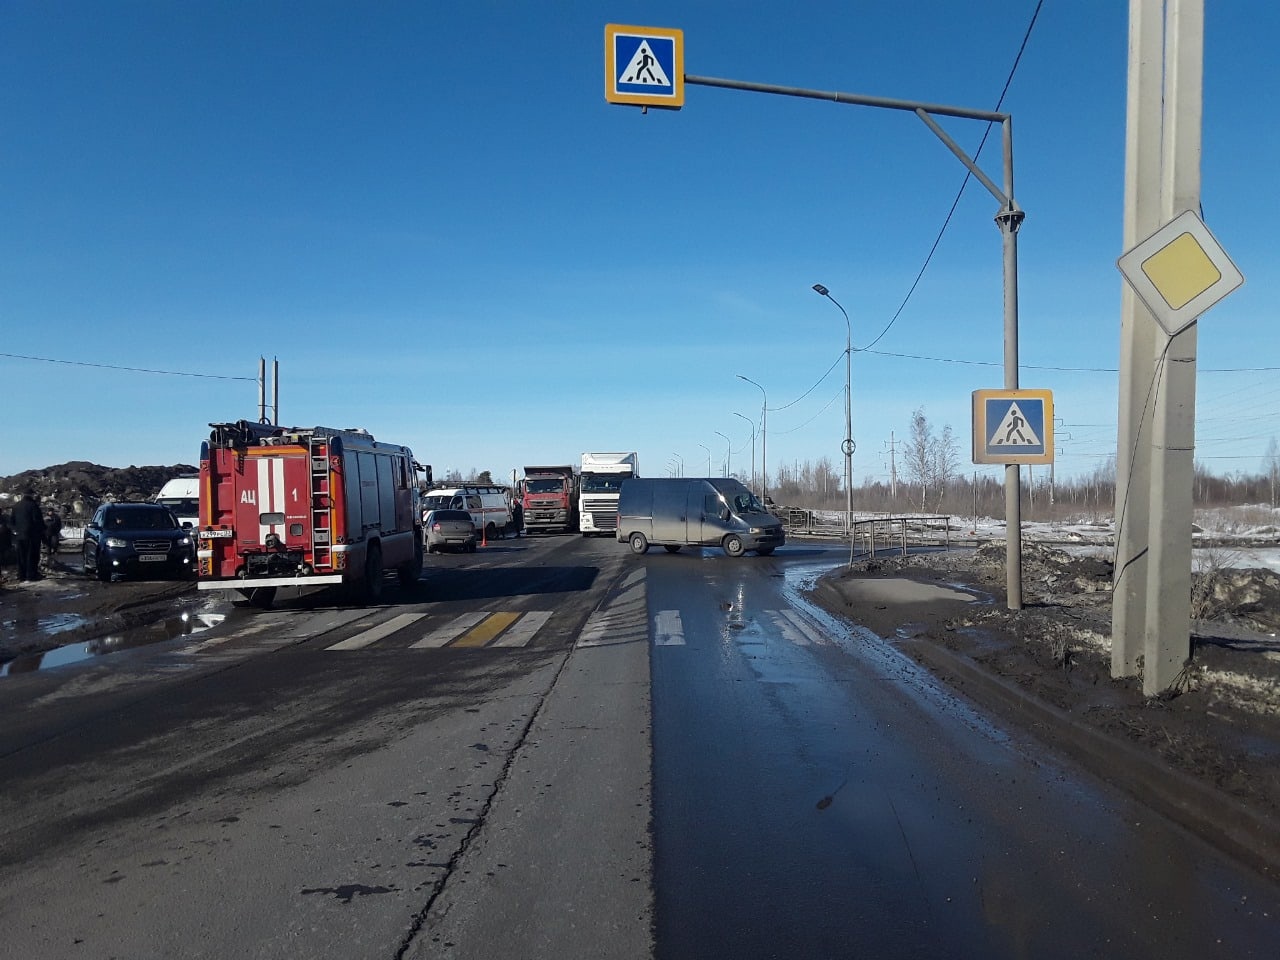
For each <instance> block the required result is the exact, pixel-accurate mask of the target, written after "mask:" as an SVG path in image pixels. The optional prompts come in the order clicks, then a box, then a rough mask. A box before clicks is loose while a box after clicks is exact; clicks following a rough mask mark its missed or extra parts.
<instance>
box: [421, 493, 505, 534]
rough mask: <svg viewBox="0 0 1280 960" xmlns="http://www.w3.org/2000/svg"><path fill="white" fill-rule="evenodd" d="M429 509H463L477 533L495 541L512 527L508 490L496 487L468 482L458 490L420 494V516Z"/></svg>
mask: <svg viewBox="0 0 1280 960" xmlns="http://www.w3.org/2000/svg"><path fill="white" fill-rule="evenodd" d="M432 510H466V511H467V512H468V513H470V514H471V522H472V523H474V524H475V525H476V532H477V533H480V532H481V531H483V536H484V539H486V540H496V539H497V538H498V537H500V536H502V535H503V534H504V533H506V531H507V529H508V527H509V526H510V525H511V491H510V490H509V489H507V488H506V487H503V486H498V485H496V484H494V485H489V484H483V483H479V484H477V483H468V484H464V485H462V486H459V487H437V488H436V489H435V490H428V491H427V492H426V493H424V494H423V495H422V517H423V519H424V520H425V519H426V516H427V514H428V513H429V512H431V511H432Z"/></svg>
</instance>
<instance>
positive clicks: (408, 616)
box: [325, 613, 426, 650]
mask: <svg viewBox="0 0 1280 960" xmlns="http://www.w3.org/2000/svg"><path fill="white" fill-rule="evenodd" d="M425 616H426V614H425V613H402V614H400V615H399V616H395V617H392V618H391V619H390V620H388V621H386V622H385V623H380V624H378V625H377V626H376V627H370V628H369V629H368V630H365V631H364V632H363V633H357V634H356V635H355V636H354V637H348V638H347V639H346V640H343V641H342V642H340V643H335V644H334V645H333V646H331V647H325V649H326V650H361V649H363V648H364V647H367V646H369V645H370V644H373V643H377V642H378V641H379V640H381V639H382V638H383V637H389V636H391V635H392V634H393V633H397V632H399V631H400V630H403V629H404V628H405V627H407V626H409V625H410V624H414V623H417V622H418V621H419V620H421V619H422V618H423V617H425Z"/></svg>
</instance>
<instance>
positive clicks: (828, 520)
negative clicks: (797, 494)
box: [779, 507, 952, 557]
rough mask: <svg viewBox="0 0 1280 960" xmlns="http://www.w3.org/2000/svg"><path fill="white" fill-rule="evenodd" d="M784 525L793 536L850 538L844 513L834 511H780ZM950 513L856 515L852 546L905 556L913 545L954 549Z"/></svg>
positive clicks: (792, 508) (873, 551) (789, 509)
mask: <svg viewBox="0 0 1280 960" xmlns="http://www.w3.org/2000/svg"><path fill="white" fill-rule="evenodd" d="M780 513H781V516H780V517H779V519H781V520H782V523H783V525H784V526H785V528H786V531H787V534H788V535H790V536H802V537H819V538H828V537H830V538H831V539H834V540H847V539H848V538H849V536H850V534H849V532H848V531H847V530H846V529H845V525H844V516H843V515H841V514H835V515H834V516H833V515H832V514H833V511H829V510H828V511H822V512H818V511H814V510H803V509H800V508H797V507H791V508H787V509H786V510H784V511H780ZM951 520H952V518H951V516H950V515H949V514H947V515H941V514H938V515H928V516H921V515H917V514H912V515H910V516H892V515H890V516H881V517H856V518H854V521H853V533H852V536H853V545H854V547H855V549H857V550H859V551H861V552H862V553H865V554H866V555H868V556H870V557H875V556H876V554H877V553H885V552H887V551H890V550H893V551H897V552H900V553H901V554H903V555H904V556H905V555H906V553H907V550H908V549H909V548H910V547H913V546H914V547H921V546H941V547H942V548H943V549H950V548H951Z"/></svg>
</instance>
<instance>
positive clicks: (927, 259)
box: [858, 0, 1044, 351]
mask: <svg viewBox="0 0 1280 960" xmlns="http://www.w3.org/2000/svg"><path fill="white" fill-rule="evenodd" d="M1043 6H1044V0H1039V2H1037V3H1036V9H1035V12H1034V13H1032V14H1031V22H1030V23H1028V24H1027V32H1026V33H1024V34H1023V36H1022V45H1021V46H1019V47H1018V55H1017V56H1015V57H1014V58H1013V66H1012V67H1011V68H1010V69H1009V76H1008V77H1007V78H1006V79H1005V82H1004V89H1003V90H1001V91H1000V99H999V100H997V101H996V112H999V110H1000V108H1001V107H1002V106H1003V105H1004V98H1005V96H1006V95H1007V94H1008V93H1009V87H1010V85H1012V83H1013V76H1014V74H1015V73H1017V72H1018V64H1020V63H1021V62H1022V54H1023V52H1024V51H1026V49H1027V43H1028V41H1030V40H1031V31H1032V29H1034V27H1035V25H1036V20H1037V19H1038V18H1039V16H1040V8H1041V7H1043ZM991 126H992V125H991V124H990V123H988V124H987V127H986V129H985V130H984V131H983V133H982V141H981V142H980V143H979V144H978V149H977V150H976V151H975V152H974V154H973V162H974V164H975V165H976V164H977V162H978V159H979V158H980V157H981V156H982V148H983V147H985V146H986V145H987V137H989V136H990V135H991ZM972 179H973V173H972V171H970V170H968V169H966V170H965V173H964V180H963V181H962V182H961V184H960V189H959V190H958V191H957V192H956V198H955V200H953V201H952V203H951V209H950V210H948V211H947V216H946V218H945V219H944V220H943V221H942V226H941V228H939V230H938V235H937V236H936V237H935V238H934V240H933V246H931V247H930V248H929V253H928V254H927V255H926V256H925V258H924V263H923V264H921V265H920V272H919V273H917V274H916V278H915V280H913V281H912V282H911V287H910V289H908V290H907V295H906V296H905V297H903V298H902V303H900V304H899V305H898V309H897V310H896V311H894V314H893V316H892V317H890V318H889V322H888V323H887V324H885V327H884V329H883V330H881V331H880V333H879V334H877V336H876V338H875V339H874V340H872V341H871V342H870V343H868V344H867V345H866V346H865V347H861V348H858V349H859V351H865V350H869V349H870V348H871V347H874V346H875V345H876V344H877V343H879V342H880V340H881V339H882V338H883V337H884V335H885V334H887V333H888V332H889V330H890V329H891V328H892V327H893V325H894V324H895V323H897V322H898V317H900V316H901V315H902V311H903V310H905V309H906V308H907V303H908V302H909V301H910V300H911V296H912V294H914V293H915V292H916V287H917V286H919V285H920V281H921V279H923V277H924V272H925V270H927V269H928V268H929V263H930V261H931V260H933V255H934V253H936V252H937V250H938V245H939V244H940V243H942V236H943V234H945V233H946V232H947V227H948V226H949V225H950V224H951V218H952V217H953V216H954V215H955V212H956V208H957V207H958V206H960V198H961V197H963V196H964V191H965V188H966V187H968V186H969V181H970V180H972Z"/></svg>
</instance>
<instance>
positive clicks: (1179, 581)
mask: <svg viewBox="0 0 1280 960" xmlns="http://www.w3.org/2000/svg"><path fill="white" fill-rule="evenodd" d="M1203 63H1204V0H1130V4H1129V80H1128V82H1129V88H1128V114H1127V117H1128V118H1127V122H1126V140H1125V217H1124V245H1125V249H1131V248H1132V247H1133V246H1135V245H1137V244H1138V243H1139V242H1140V241H1141V240H1142V239H1143V238H1145V237H1147V236H1150V235H1151V234H1152V233H1154V232H1155V231H1156V230H1157V229H1158V228H1159V227H1160V226H1161V225H1162V224H1164V223H1167V222H1169V221H1170V220H1172V219H1173V218H1174V217H1175V216H1177V215H1178V214H1180V213H1182V212H1183V211H1186V210H1192V211H1196V212H1198V211H1199V208H1200V140H1201V116H1202V98H1203ZM1120 334H1121V341H1120V360H1121V363H1120V413H1119V431H1118V448H1117V451H1116V562H1115V569H1116V572H1115V589H1114V599H1113V607H1112V622H1111V636H1112V648H1111V672H1112V675H1113V676H1115V677H1124V676H1134V675H1136V674H1137V673H1138V672H1139V664H1138V661H1139V656H1141V658H1142V668H1141V672H1142V689H1143V693H1144V694H1146V695H1147V696H1154V695H1155V694H1157V693H1160V692H1162V691H1164V690H1167V689H1168V688H1169V687H1170V686H1172V685H1173V683H1174V682H1175V681H1176V680H1177V678H1178V675H1179V674H1180V673H1181V671H1182V669H1183V667H1184V665H1185V664H1186V661H1187V659H1188V657H1189V656H1190V652H1191V638H1190V621H1191V523H1190V519H1191V515H1192V506H1193V504H1192V483H1193V479H1194V466H1195V464H1194V457H1195V377H1196V326H1195V324H1194V323H1193V324H1191V325H1190V326H1189V327H1187V328H1186V329H1184V330H1182V331H1181V332H1180V333H1178V334H1176V335H1174V336H1173V337H1171V338H1170V337H1168V336H1167V335H1165V334H1164V333H1163V331H1162V330H1161V328H1160V326H1159V324H1158V323H1157V321H1156V319H1155V318H1154V317H1153V316H1152V315H1151V313H1150V312H1149V311H1148V310H1147V309H1146V308H1145V307H1144V306H1143V305H1142V303H1141V302H1140V301H1139V300H1138V298H1137V297H1136V296H1135V295H1134V294H1133V292H1132V291H1131V290H1130V289H1129V288H1128V286H1127V285H1125V287H1124V289H1123V292H1122V300H1121V320H1120ZM1151 398H1154V400H1152V399H1151ZM1148 412H1149V413H1150V420H1149V421H1147V414H1148ZM1144 428H1145V429H1144Z"/></svg>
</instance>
